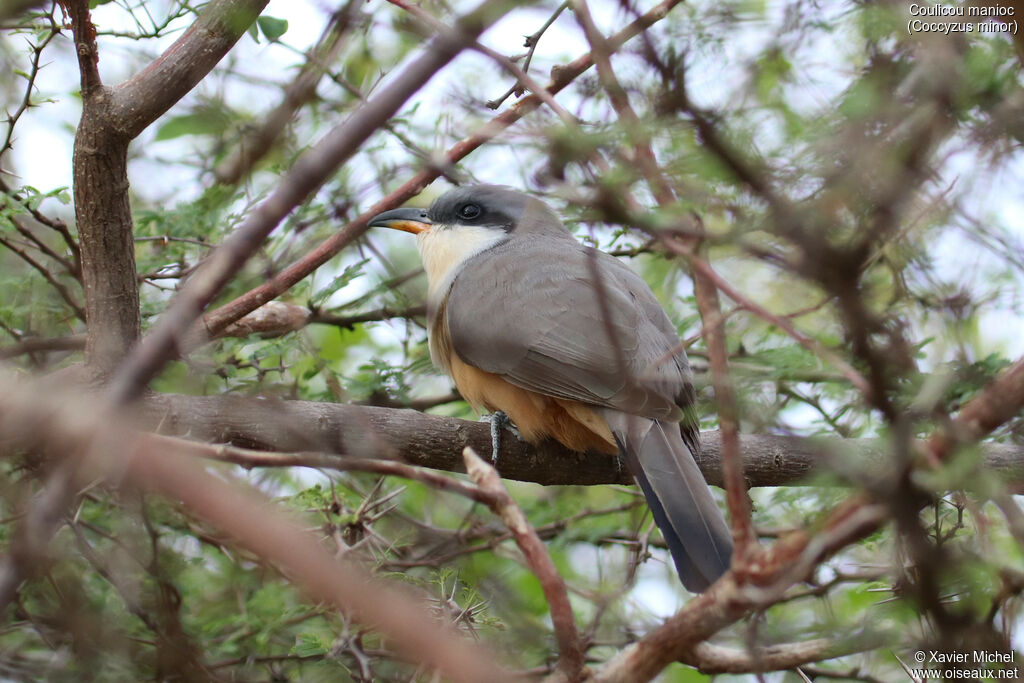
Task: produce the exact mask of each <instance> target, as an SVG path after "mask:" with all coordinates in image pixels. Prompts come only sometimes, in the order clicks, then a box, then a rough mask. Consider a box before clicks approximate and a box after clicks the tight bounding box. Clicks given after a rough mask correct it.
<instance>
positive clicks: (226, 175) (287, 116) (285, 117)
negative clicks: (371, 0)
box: [214, 0, 359, 185]
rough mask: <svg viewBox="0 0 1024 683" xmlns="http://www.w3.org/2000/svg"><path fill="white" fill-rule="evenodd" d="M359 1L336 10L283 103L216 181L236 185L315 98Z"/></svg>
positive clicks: (230, 159) (244, 140)
mask: <svg viewBox="0 0 1024 683" xmlns="http://www.w3.org/2000/svg"><path fill="white" fill-rule="evenodd" d="M358 4H359V3H358V2H356V0H349V2H347V3H346V4H345V6H344V7H342V8H341V9H339V10H338V11H336V12H335V13H334V15H333V16H332V17H331V19H330V21H328V23H327V28H326V29H324V33H323V35H322V36H321V37H320V40H319V41H317V44H316V45H314V46H313V47H312V48H310V50H309V54H308V55H307V57H306V62H305V64H303V65H302V68H301V69H300V70H299V73H298V75H296V76H295V78H294V80H293V81H292V82H291V83H289V84H288V86H287V87H286V88H285V89H284V93H283V97H282V99H281V102H280V103H279V104H278V105H277V106H276V107H274V109H272V110H271V111H270V112H269V113H268V114H267V115H266V116H265V117H264V119H263V121H262V122H261V123H260V124H259V125H258V126H255V127H254V128H253V129H252V130H250V131H248V132H247V133H246V135H245V136H244V137H243V138H242V139H241V140H239V141H238V142H237V143H236V145H235V150H234V152H233V153H232V154H231V155H230V156H229V157H228V158H227V159H225V160H224V161H222V162H221V163H219V164H218V165H217V168H216V169H215V170H214V175H216V176H217V182H219V183H222V184H225V185H233V184H235V183H237V182H238V181H239V180H240V179H241V178H243V177H244V176H245V175H246V174H248V173H249V172H250V171H251V170H252V168H253V167H254V166H255V165H256V164H257V163H258V162H259V160H260V159H262V158H263V157H264V156H266V155H267V154H268V153H269V152H270V151H271V150H272V149H273V145H274V142H275V141H276V140H277V139H278V138H279V137H280V136H281V133H282V132H284V129H285V127H286V126H287V125H288V123H289V122H290V121H291V120H292V118H293V117H294V116H295V112H297V111H298V110H299V109H300V108H302V106H303V105H304V104H306V103H307V102H309V101H310V100H312V99H313V98H314V97H316V89H317V85H318V84H319V83H320V79H321V78H322V77H323V76H324V74H325V73H326V72H327V70H328V69H329V68H330V65H331V63H332V62H334V60H335V59H336V58H337V57H338V55H339V54H340V53H341V50H342V48H343V47H344V46H345V43H343V42H342V40H341V38H342V37H343V36H344V35H345V34H346V33H347V32H348V29H349V26H350V25H351V23H352V20H353V19H354V18H355V11H356V9H357V7H358Z"/></svg>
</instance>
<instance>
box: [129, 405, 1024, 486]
mask: <svg viewBox="0 0 1024 683" xmlns="http://www.w3.org/2000/svg"><path fill="white" fill-rule="evenodd" d="M139 417H140V420H141V425H142V426H143V427H144V428H150V429H158V431H160V432H161V433H164V434H171V435H180V436H189V437H190V438H193V439H200V440H203V441H207V442H212V443H219V444H230V445H233V446H239V447H241V448H248V449H253V450H260V451H277V452H283V453H296V454H302V453H317V454H326V455H334V456H338V457H339V458H344V457H358V458H370V457H377V458H388V459H392V460H397V461H400V462H404V463H408V464H412V465H418V466H421V467H429V468H432V469H437V470H445V471H463V465H462V460H461V455H460V454H461V452H462V449H463V448H464V447H466V446H470V447H472V448H473V449H475V450H478V451H479V452H488V449H489V448H490V443H491V437H490V429H489V427H488V425H486V424H484V423H480V422H470V421H467V420H458V419H455V418H450V417H440V416H436V415H427V414H424V413H419V412H416V411H414V410H400V409H394V408H379V407H373V406H357V405H343V404H335V403H314V402H309V401H281V400H276V399H265V398H264V399H251V398H239V397H232V396H181V395H175V394H157V395H151V396H149V397H147V398H146V399H144V400H143V401H142V402H141V403H140V405H139ZM701 439H702V441H703V449H702V451H703V452H702V453H701V455H700V457H699V458H698V459H697V464H698V465H699V466H700V468H701V471H702V472H703V473H704V476H705V478H706V479H707V480H708V482H709V483H711V484H713V485H715V486H721V485H722V474H721V472H722V469H721V438H720V435H719V433H718V432H714V431H712V432H703V433H702V434H701ZM739 445H740V454H741V456H742V458H743V467H744V473H745V476H746V481H747V483H748V485H750V486H791V485H801V484H807V483H810V480H811V478H812V477H813V476H814V475H815V474H817V473H827V472H829V471H835V472H839V473H840V475H845V474H847V473H849V474H850V476H855V473H862V472H871V473H874V474H877V475H879V476H882V473H884V472H885V471H887V468H889V467H891V466H892V465H891V454H890V453H889V452H888V448H887V444H886V442H885V441H884V440H881V439H840V438H835V437H828V438H825V437H821V438H817V437H815V438H803V437H795V436H780V435H773V434H741V435H740V444H739ZM983 452H984V456H985V457H984V465H985V467H986V468H988V469H989V470H991V471H992V472H993V473H994V474H996V475H997V476H998V477H999V478H1000V479H1002V480H1003V481H1005V482H1007V483H1012V484H1016V485H1022V484H1024V447H1020V446H1011V445H1004V444H994V443H989V444H985V445H984V447H983ZM300 464H304V463H302V462H301V461H300V460H296V461H288V462H282V463H280V465H281V466H285V465H300ZM306 464H307V465H308V466H311V467H323V466H325V464H324V461H322V460H317V461H316V463H315V464H314V463H313V462H309V463H306ZM251 465H253V466H267V463H261V462H253V463H251ZM499 471H500V473H501V476H503V477H505V478H507V479H517V480H520V481H532V482H537V483H540V484H564V485H591V484H629V483H632V480H631V479H630V477H629V474H628V473H627V472H624V471H622V470H621V468H619V467H617V466H616V463H615V460H614V458H609V457H608V456H606V455H601V454H585V455H584V454H578V453H573V452H571V451H568V450H566V449H565V448H563V447H562V446H560V445H558V444H556V443H554V442H549V443H546V444H543V445H542V446H540V447H537V448H534V447H532V446H530V445H529V444H526V443H524V442H521V441H517V440H515V439H510V440H507V442H505V443H503V444H502V455H501V461H500V462H499Z"/></svg>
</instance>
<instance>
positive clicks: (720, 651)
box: [680, 633, 894, 675]
mask: <svg viewBox="0 0 1024 683" xmlns="http://www.w3.org/2000/svg"><path fill="white" fill-rule="evenodd" d="M881 647H890V648H891V647H894V635H893V634H891V633H885V634H863V635H860V636H856V635H855V636H848V637H844V638H843V639H842V640H831V639H829V638H817V639H815V640H808V641H805V642H802V643H777V644H775V645H765V646H763V647H757V648H755V649H754V651H753V652H751V651H748V650H739V649H735V648H730V647H722V646H721V645H714V644H712V643H700V644H699V645H697V646H695V647H694V648H693V649H692V650H690V651H689V652H687V653H686V654H685V655H683V657H682V658H681V660H680V661H682V663H684V664H689V665H690V666H692V667H694V668H696V669H697V670H698V671H700V672H701V673H703V674H708V675H716V674H742V673H757V672H762V671H764V672H767V671H780V670H783V669H792V668H794V667H797V666H802V665H804V664H810V663H812V662H822V661H825V660H828V659H835V658H836V657H845V656H847V655H851V654H855V653H857V652H867V651H869V650H876V649H878V648H881Z"/></svg>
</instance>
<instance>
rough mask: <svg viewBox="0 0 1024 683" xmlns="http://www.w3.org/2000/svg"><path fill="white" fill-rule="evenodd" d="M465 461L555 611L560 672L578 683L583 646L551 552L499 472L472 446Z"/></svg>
mask: <svg viewBox="0 0 1024 683" xmlns="http://www.w3.org/2000/svg"><path fill="white" fill-rule="evenodd" d="M462 458H463V460H465V462H466V472H467V473H468V474H469V478H470V479H472V480H473V482H474V483H475V484H476V485H477V486H478V487H479V488H480V489H481V490H482V491H483V492H484V493H486V494H488V496H489V498H490V500H488V501H486V503H487V505H488V507H490V508H491V509H492V510H493V511H494V513H495V514H496V515H498V516H499V517H501V520H502V521H503V522H504V523H505V526H507V527H508V530H509V531H511V532H512V535H513V536H514V537H515V539H516V544H517V545H518V546H519V549H520V550H522V551H523V555H524V556H525V557H526V561H527V563H528V564H529V565H530V569H531V570H533V573H534V575H535V576H536V577H537V580H538V581H540V585H541V589H542V590H543V591H544V597H545V598H547V601H548V607H549V608H550V609H551V621H552V623H553V624H554V627H555V638H556V639H557V640H558V649H559V660H558V668H559V670H560V671H561V672H562V674H563V675H564V676H565V678H566V680H568V681H575V680H577V679H578V678H579V674H580V671H581V670H582V668H583V645H582V643H580V636H579V633H578V632H577V630H576V618H575V617H574V616H573V612H572V605H570V604H569V594H568V593H567V592H566V588H565V580H564V579H563V578H562V575H561V574H559V573H558V569H557V568H556V567H555V563H554V562H553V561H552V560H551V556H550V555H548V551H547V548H546V547H545V546H544V543H543V542H542V541H541V540H540V538H539V537H538V536H537V531H536V529H534V528H533V526H532V525H531V524H530V522H529V520H527V519H526V515H524V514H523V511H522V510H521V509H520V508H519V506H518V505H516V502H515V501H514V500H512V496H510V495H509V494H508V491H506V490H505V487H504V486H503V485H502V483H501V479H500V478H499V477H498V472H497V470H495V469H494V468H493V467H492V466H491V465H489V464H487V463H486V462H484V461H483V460H482V459H481V458H480V456H478V455H477V454H476V453H475V452H474V451H473V449H472V448H469V447H468V446H467V447H466V448H464V449H463V451H462Z"/></svg>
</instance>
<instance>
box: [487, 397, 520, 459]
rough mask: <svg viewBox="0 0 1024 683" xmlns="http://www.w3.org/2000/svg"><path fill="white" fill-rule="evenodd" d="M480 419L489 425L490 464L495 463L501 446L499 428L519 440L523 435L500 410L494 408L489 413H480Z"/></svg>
mask: <svg viewBox="0 0 1024 683" xmlns="http://www.w3.org/2000/svg"><path fill="white" fill-rule="evenodd" d="M480 421H481V422H487V423H489V424H490V425H491V464H493V465H497V464H498V450H499V449H500V448H501V430H502V429H507V430H509V431H510V432H512V433H513V434H514V435H515V437H516V438H517V439H519V440H520V441H522V440H523V435H522V434H520V433H519V430H518V429H516V426H515V425H514V424H512V420H510V419H509V417H508V415H506V414H505V412H504V411H502V410H495V411H494V412H493V413H491V414H489V415H481V416H480Z"/></svg>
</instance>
